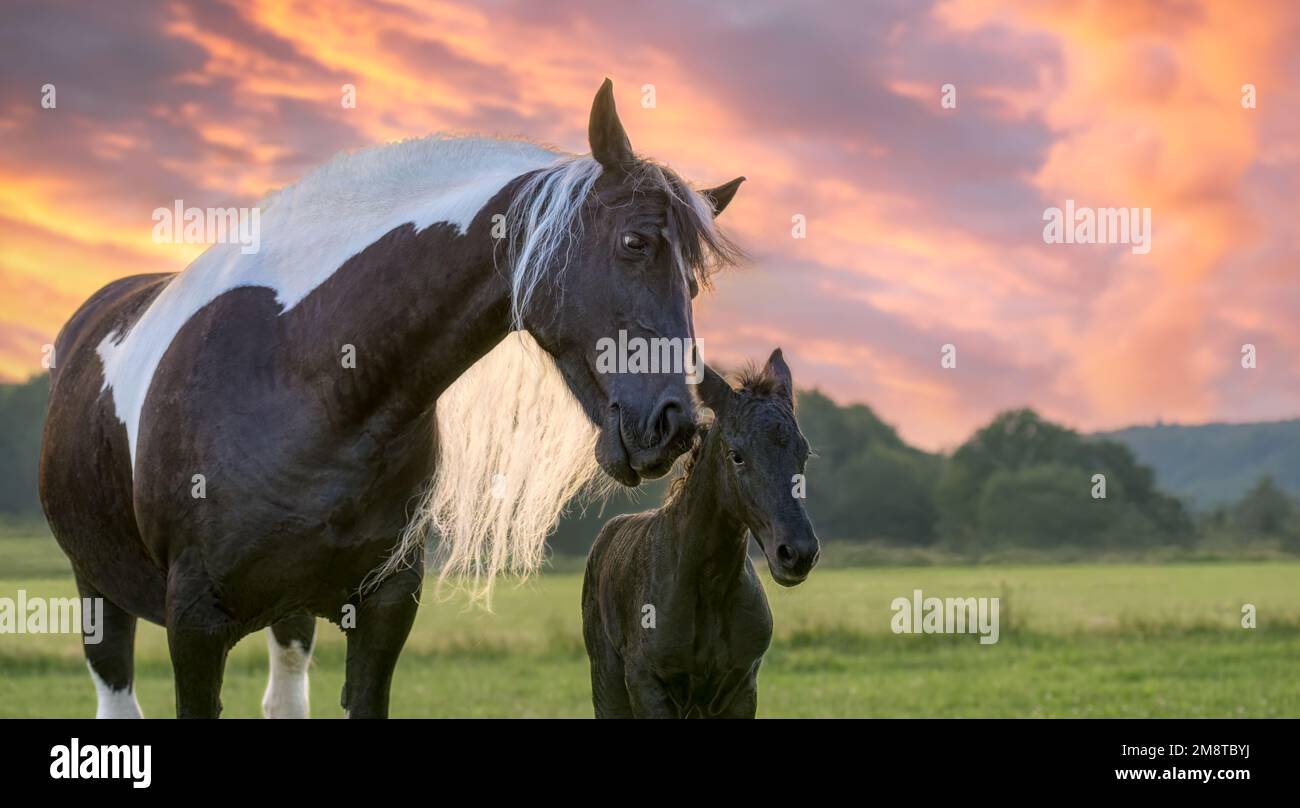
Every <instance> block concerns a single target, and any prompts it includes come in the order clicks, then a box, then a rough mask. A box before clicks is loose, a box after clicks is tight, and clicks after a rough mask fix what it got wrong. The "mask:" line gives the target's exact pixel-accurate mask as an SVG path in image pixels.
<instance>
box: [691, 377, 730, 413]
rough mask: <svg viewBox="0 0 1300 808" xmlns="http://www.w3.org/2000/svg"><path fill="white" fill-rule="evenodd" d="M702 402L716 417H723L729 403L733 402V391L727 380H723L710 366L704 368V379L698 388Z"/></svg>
mask: <svg viewBox="0 0 1300 808" xmlns="http://www.w3.org/2000/svg"><path fill="white" fill-rule="evenodd" d="M698 390H699V394H700V401H701V402H703V403H704V406H706V407H708V408H709V409H711V410H713V414H714V416H715V417H721V416H722V413H723V411H724V410H726V409H727V402H728V401H730V400H731V396H732V394H733V392H734V391H733V390H732V389H731V385H729V384H727V380H726V379H724V378H722V376H721V375H719V374H718V372H717V371H715V370H714V369H713V368H711V367H709V366H708V365H705V366H704V378H703V379H701V380H700V386H699V388H698Z"/></svg>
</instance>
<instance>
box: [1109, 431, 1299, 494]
mask: <svg viewBox="0 0 1300 808" xmlns="http://www.w3.org/2000/svg"><path fill="white" fill-rule="evenodd" d="M1096 437H1099V438H1109V439H1111V440H1117V441H1119V442H1120V443H1123V444H1125V445H1126V446H1128V447H1129V448H1130V449H1132V450H1133V453H1134V454H1135V455H1137V458H1138V460H1140V461H1141V462H1142V463H1144V464H1146V465H1148V466H1151V467H1152V468H1153V469H1155V472H1156V482H1157V483H1158V484H1159V485H1160V487H1161V488H1162V489H1164V490H1165V491H1168V492H1169V493H1171V494H1174V495H1175V496H1178V497H1180V498H1182V499H1184V500H1185V501H1187V502H1188V503H1189V504H1190V505H1192V506H1193V507H1194V508H1195V509H1197V510H1208V509H1211V508H1213V507H1215V506H1218V505H1226V504H1228V503H1231V502H1235V501H1236V500H1238V499H1240V498H1241V496H1242V495H1243V494H1245V493H1246V491H1247V490H1249V489H1250V487H1251V486H1252V485H1254V484H1255V482H1256V481H1257V480H1259V478H1260V477H1263V476H1266V475H1267V476H1271V477H1272V478H1273V481H1274V482H1275V483H1276V484H1277V485H1278V486H1279V487H1280V488H1282V489H1283V490H1284V491H1286V492H1288V493H1289V494H1291V496H1293V497H1300V419H1295V420H1290V421H1274V422H1268V423H1256V424H1201V425H1197V426H1174V425H1164V424H1162V425H1158V426H1134V427H1129V428H1127V429H1121V430H1118V431H1116V432H1109V433H1105V434H1101V435H1097V436H1096Z"/></svg>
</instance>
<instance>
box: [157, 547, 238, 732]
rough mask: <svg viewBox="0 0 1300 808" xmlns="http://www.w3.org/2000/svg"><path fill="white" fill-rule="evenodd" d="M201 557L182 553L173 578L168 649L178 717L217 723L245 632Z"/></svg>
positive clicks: (170, 578) (170, 573)
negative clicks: (229, 661)
mask: <svg viewBox="0 0 1300 808" xmlns="http://www.w3.org/2000/svg"><path fill="white" fill-rule="evenodd" d="M196 558H197V554H196V553H193V552H190V551H187V552H184V553H182V554H181V556H180V558H178V559H177V561H176V562H174V563H173V564H172V568H171V570H169V571H168V574H167V646H168V649H169V650H170V651H171V658H172V672H173V674H174V675H175V679H176V717H177V718H217V717H218V716H219V715H221V679H222V676H223V674H224V673H225V669H226V654H227V653H229V651H230V649H231V647H232V646H234V644H235V642H236V641H237V640H238V639H239V629H238V627H237V626H236V625H235V623H234V621H233V620H231V618H230V616H229V614H227V612H226V611H225V610H224V609H222V608H221V606H220V604H219V603H218V602H217V598H216V595H215V594H214V592H215V588H214V587H213V585H212V582H211V581H210V580H209V579H208V577H207V575H206V573H205V572H204V570H203V568H202V564H201V562H198V561H196V560H195V559H196Z"/></svg>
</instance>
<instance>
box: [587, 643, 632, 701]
mask: <svg viewBox="0 0 1300 808" xmlns="http://www.w3.org/2000/svg"><path fill="white" fill-rule="evenodd" d="M587 653H588V655H589V656H590V657H591V703H592V706H593V707H595V708H596V717H597V718H632V717H633V715H632V702H631V701H630V700H629V699H628V696H627V680H626V677H625V675H624V672H623V661H622V660H621V659H619V657H618V654H616V653H614V649H613V648H610V647H609V644H608V643H601V644H600V646H598V647H595V648H588V651H587Z"/></svg>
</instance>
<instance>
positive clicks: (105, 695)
mask: <svg viewBox="0 0 1300 808" xmlns="http://www.w3.org/2000/svg"><path fill="white" fill-rule="evenodd" d="M86 667H87V668H89V669H90V678H91V679H92V680H93V681H94V682H95V696H96V697H97V698H98V700H99V707H98V708H97V709H96V710H95V717H96V718H144V716H143V715H141V714H140V704H139V702H137V701H136V700H135V690H134V689H132V688H130V687H128V688H125V689H124V690H114V689H113V688H111V687H109V685H108V682H105V681H104V680H103V679H101V678H99V674H98V673H95V668H94V666H93V665H91V664H90V663H89V662H87V663H86Z"/></svg>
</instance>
